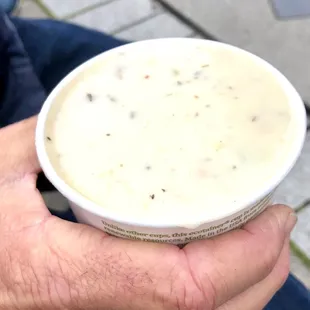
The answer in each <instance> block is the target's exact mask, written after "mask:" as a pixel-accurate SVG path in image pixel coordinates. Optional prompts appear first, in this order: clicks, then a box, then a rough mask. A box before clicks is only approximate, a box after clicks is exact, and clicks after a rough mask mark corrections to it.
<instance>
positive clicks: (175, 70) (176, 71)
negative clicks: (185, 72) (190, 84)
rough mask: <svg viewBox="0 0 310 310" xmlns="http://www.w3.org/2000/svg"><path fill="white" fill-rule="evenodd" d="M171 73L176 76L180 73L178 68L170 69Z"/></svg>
mask: <svg viewBox="0 0 310 310" xmlns="http://www.w3.org/2000/svg"><path fill="white" fill-rule="evenodd" d="M172 74H173V75H174V76H178V75H180V70H178V69H172Z"/></svg>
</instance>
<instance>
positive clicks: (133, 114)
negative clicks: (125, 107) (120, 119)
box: [129, 111, 137, 119]
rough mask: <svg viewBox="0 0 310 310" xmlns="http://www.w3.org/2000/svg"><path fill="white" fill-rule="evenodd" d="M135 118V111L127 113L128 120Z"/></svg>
mask: <svg viewBox="0 0 310 310" xmlns="http://www.w3.org/2000/svg"><path fill="white" fill-rule="evenodd" d="M136 116H137V113H136V112H135V111H131V112H130V113H129V118H130V119H134V118H136Z"/></svg>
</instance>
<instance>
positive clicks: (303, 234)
mask: <svg viewBox="0 0 310 310" xmlns="http://www.w3.org/2000/svg"><path fill="white" fill-rule="evenodd" d="M291 239H292V240H293V241H294V242H295V244H296V245H297V246H298V247H299V248H300V250H302V251H303V252H304V254H305V255H306V256H307V257H308V259H309V261H310V207H307V208H305V209H304V210H302V211H301V212H298V222H297V224H296V227H295V228H294V230H293V232H292V237H291Z"/></svg>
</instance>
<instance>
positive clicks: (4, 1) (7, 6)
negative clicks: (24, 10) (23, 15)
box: [0, 0, 18, 13]
mask: <svg viewBox="0 0 310 310" xmlns="http://www.w3.org/2000/svg"><path fill="white" fill-rule="evenodd" d="M17 3H18V0H1V1H0V10H2V11H3V12H5V13H11V12H12V11H13V10H14V8H15V7H16V5H17Z"/></svg>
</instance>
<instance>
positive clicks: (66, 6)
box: [41, 0, 111, 18]
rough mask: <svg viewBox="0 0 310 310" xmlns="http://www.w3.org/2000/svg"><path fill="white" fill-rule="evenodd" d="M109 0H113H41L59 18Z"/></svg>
mask: <svg viewBox="0 0 310 310" xmlns="http://www.w3.org/2000/svg"><path fill="white" fill-rule="evenodd" d="M108 1H111V0H41V2H42V4H44V5H45V6H46V7H47V8H48V9H49V10H50V11H51V12H52V13H53V14H54V15H55V16H57V17H58V18H62V17H64V16H66V15H71V14H74V13H75V12H79V11H80V10H84V9H86V8H87V7H91V6H93V5H96V4H101V3H102V4H103V3H105V2H108Z"/></svg>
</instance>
